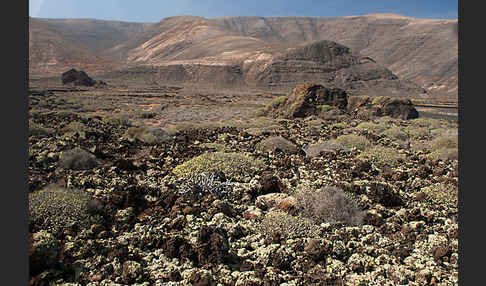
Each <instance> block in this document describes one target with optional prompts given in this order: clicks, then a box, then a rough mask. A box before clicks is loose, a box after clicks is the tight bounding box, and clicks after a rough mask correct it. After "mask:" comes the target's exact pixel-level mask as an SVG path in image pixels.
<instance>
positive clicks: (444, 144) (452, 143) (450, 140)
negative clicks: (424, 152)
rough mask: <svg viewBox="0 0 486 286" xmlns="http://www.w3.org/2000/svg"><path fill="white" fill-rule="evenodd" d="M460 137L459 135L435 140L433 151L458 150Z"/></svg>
mask: <svg viewBox="0 0 486 286" xmlns="http://www.w3.org/2000/svg"><path fill="white" fill-rule="evenodd" d="M457 147H458V137H457V135H443V136H440V137H437V138H435V139H434V140H432V142H431V149H432V150H437V149H442V148H457Z"/></svg>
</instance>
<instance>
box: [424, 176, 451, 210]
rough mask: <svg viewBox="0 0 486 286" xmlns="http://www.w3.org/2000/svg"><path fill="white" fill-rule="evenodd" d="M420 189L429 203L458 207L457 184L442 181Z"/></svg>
mask: <svg viewBox="0 0 486 286" xmlns="http://www.w3.org/2000/svg"><path fill="white" fill-rule="evenodd" d="M421 191H422V192H424V193H425V195H426V198H427V200H428V201H429V202H430V203H433V204H437V205H447V206H449V207H452V208H456V209H457V208H458V190H457V186H454V185H452V184H448V183H443V182H442V183H437V184H434V185H431V186H428V187H425V188H422V190H421Z"/></svg>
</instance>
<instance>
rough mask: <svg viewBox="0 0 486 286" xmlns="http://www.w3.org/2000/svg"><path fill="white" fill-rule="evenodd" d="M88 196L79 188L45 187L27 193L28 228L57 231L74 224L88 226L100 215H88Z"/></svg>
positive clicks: (33, 230)
mask: <svg viewBox="0 0 486 286" xmlns="http://www.w3.org/2000/svg"><path fill="white" fill-rule="evenodd" d="M90 201H91V199H90V197H89V195H88V194H87V193H85V192H83V191H81V190H71V189H64V188H59V187H52V186H50V187H47V188H45V189H43V190H39V191H36V192H33V193H30V194H29V228H30V229H31V231H32V232H35V231H38V230H41V229H44V230H47V231H49V232H51V233H57V232H58V231H60V230H62V229H63V228H65V227H68V226H70V225H72V224H76V225H78V226H80V227H89V225H90V224H91V223H93V222H94V221H96V220H99V219H100V217H97V216H93V217H91V216H90V213H89V207H90Z"/></svg>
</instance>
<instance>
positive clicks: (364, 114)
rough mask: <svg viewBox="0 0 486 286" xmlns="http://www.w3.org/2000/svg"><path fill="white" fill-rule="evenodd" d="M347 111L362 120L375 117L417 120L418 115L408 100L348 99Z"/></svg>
mask: <svg viewBox="0 0 486 286" xmlns="http://www.w3.org/2000/svg"><path fill="white" fill-rule="evenodd" d="M348 111H350V112H351V113H353V114H354V115H355V116H357V117H359V118H362V119H369V118H372V117H376V116H390V117H393V118H400V119H405V120H407V119H414V118H418V117H419V114H418V111H417V109H415V107H414V105H413V103H412V102H411V101H410V100H409V99H401V98H391V97H383V96H379V97H368V96H352V97H349V105H348Z"/></svg>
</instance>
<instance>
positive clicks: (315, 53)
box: [247, 40, 425, 96]
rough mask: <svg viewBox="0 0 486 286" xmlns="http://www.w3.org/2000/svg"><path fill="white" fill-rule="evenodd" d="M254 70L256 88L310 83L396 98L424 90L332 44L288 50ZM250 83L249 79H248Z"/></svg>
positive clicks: (338, 45)
mask: <svg viewBox="0 0 486 286" xmlns="http://www.w3.org/2000/svg"><path fill="white" fill-rule="evenodd" d="M260 65H261V66H263V67H262V68H260V70H259V71H255V70H258V68H254V73H253V74H251V73H249V74H248V75H247V76H248V77H252V79H253V80H254V81H255V83H256V85H259V86H269V87H286V88H288V87H293V86H296V85H297V84H299V83H302V82H305V81H314V82H319V83H322V84H324V85H325V86H329V87H337V88H342V89H346V90H347V91H348V92H349V93H350V94H353V93H356V94H372V95H376V93H379V94H380V95H382V94H383V93H389V92H391V93H394V94H395V95H396V96H406V95H407V94H412V93H413V94H423V93H425V90H424V89H422V88H420V87H418V86H417V85H414V84H413V83H410V82H406V81H401V80H399V78H398V77H397V76H396V75H395V74H393V73H392V72H391V71H390V70H388V69H386V68H384V67H382V66H379V65H377V64H376V63H375V62H374V61H373V59H370V58H368V57H363V56H362V55H360V54H357V53H352V52H351V50H350V49H349V48H348V47H345V46H343V45H340V44H338V43H335V42H332V41H326V40H323V41H318V42H313V43H311V44H308V45H303V46H301V47H298V48H295V49H290V50H289V51H288V52H287V53H285V54H283V55H281V56H277V57H275V58H274V59H272V60H270V61H269V62H263V63H261V64H260ZM248 81H250V80H248Z"/></svg>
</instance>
